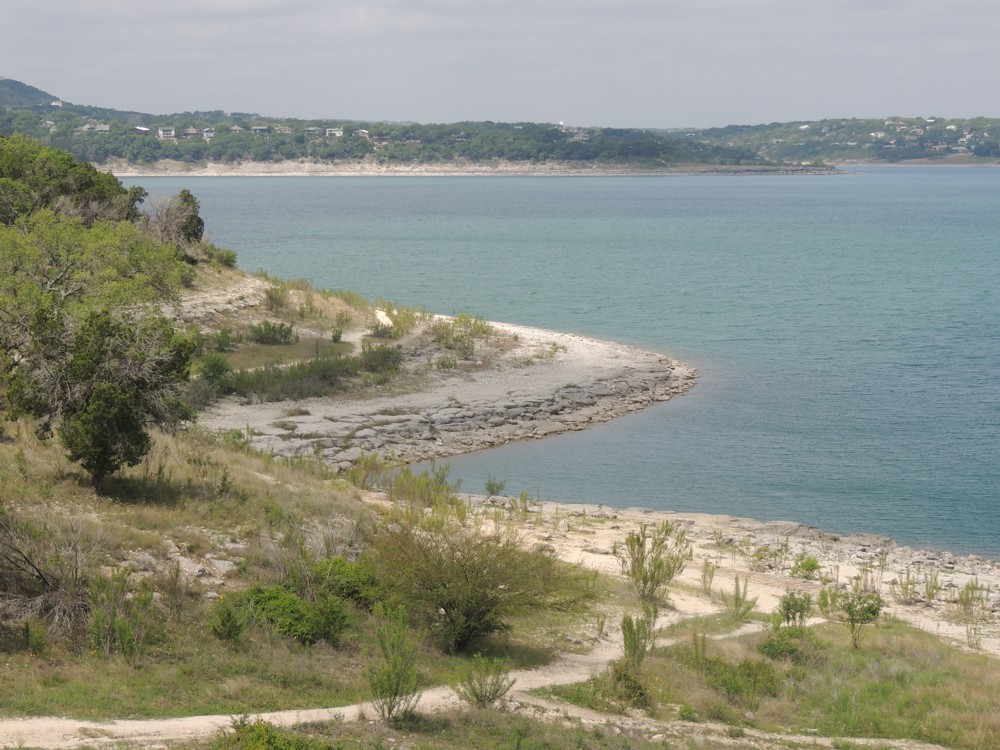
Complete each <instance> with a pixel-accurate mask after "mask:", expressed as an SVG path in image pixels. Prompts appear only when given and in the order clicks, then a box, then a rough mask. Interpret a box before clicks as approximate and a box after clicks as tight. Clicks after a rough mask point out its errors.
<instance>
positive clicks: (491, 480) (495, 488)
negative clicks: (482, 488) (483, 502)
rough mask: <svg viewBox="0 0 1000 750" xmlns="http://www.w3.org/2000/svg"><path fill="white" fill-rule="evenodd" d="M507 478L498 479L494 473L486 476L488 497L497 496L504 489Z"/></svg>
mask: <svg viewBox="0 0 1000 750" xmlns="http://www.w3.org/2000/svg"><path fill="white" fill-rule="evenodd" d="M506 486H507V482H506V480H498V479H497V478H496V477H494V476H493V475H492V474H491V475H490V476H488V477H486V497H495V496H497V495H499V494H500V493H501V492H503V491H504V488H505V487H506Z"/></svg>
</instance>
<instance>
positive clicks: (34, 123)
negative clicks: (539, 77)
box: [0, 79, 1000, 169]
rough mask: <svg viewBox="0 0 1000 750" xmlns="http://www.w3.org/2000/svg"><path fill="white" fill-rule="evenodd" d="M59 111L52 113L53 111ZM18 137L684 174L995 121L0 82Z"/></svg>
mask: <svg viewBox="0 0 1000 750" xmlns="http://www.w3.org/2000/svg"><path fill="white" fill-rule="evenodd" d="M54 102H56V103H54ZM12 133H22V134H24V135H28V136H31V137H32V138H36V139H38V140H39V141H40V142H42V143H44V144H45V145H48V146H52V147H56V148H60V149H64V150H65V151H68V152H69V153H71V154H73V155H74V156H76V157H77V158H79V159H82V160H85V161H88V162H91V163H94V164H106V163H108V162H109V161H110V160H116V159H117V160H124V161H126V162H128V163H131V164H138V165H150V164H154V163H156V162H158V161H160V160H165V159H170V160H177V161H181V162H185V163H188V164H197V163H204V162H219V163H237V162H245V161H255V162H281V161H290V160H306V161H310V162H318V163H344V162H362V161H363V162H368V163H373V164H379V165H387V166H391V165H413V164H441V163H450V162H471V163H477V164H484V163H491V162H501V161H502V162H513V163H521V164H569V165H573V166H577V167H591V168H595V169H600V168H601V167H607V166H616V167H621V166H629V167H634V168H637V169H642V168H651V169H662V168H667V167H671V166H676V165H680V164H712V165H730V166H746V165H761V166H767V165H782V166H785V165H796V166H798V165H803V164H806V165H815V164H818V163H823V162H840V161H850V160H865V161H876V162H877V161H884V162H897V161H902V160H913V159H920V160H931V159H933V160H940V159H944V158H948V157H951V158H977V157H978V158H991V159H992V158H996V157H1000V142H998V138H1000V137H998V134H1000V119H997V118H986V117H979V118H972V119H947V118H943V117H926V118H925V117H895V116H894V117H886V118H868V119H857V118H853V119H847V118H845V119H828V120H818V121H799V122H789V123H778V122H775V123H769V124H760V125H728V126H726V127H717V128H705V129H686V130H664V129H659V130H657V129H641V128H607V127H596V126H595V127H578V126H566V125H563V124H561V123H560V124H552V123H530V122H521V123H502V122H459V123H436V124H428V123H424V124H420V123H412V122H402V123H400V122H363V121H356V120H350V119H342V118H341V119H336V118H331V119H318V120H297V119H290V118H284V119H282V118H272V117H262V116H261V115H259V114H255V113H246V112H228V113H227V112H223V111H221V110H214V111H205V112H181V113H174V114H163V115H154V114H148V113H141V112H123V111H119V110H113V109H107V108H102V107H97V106H85V105H78V104H71V103H68V102H62V101H58V102H57V101H56V100H55V98H54V97H52V96H50V95H49V94H46V93H45V92H42V91H39V90H38V89H35V88H33V87H31V86H28V85H26V84H23V83H19V82H17V81H11V80H7V79H0V135H10V134H12Z"/></svg>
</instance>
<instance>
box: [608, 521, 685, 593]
mask: <svg viewBox="0 0 1000 750" xmlns="http://www.w3.org/2000/svg"><path fill="white" fill-rule="evenodd" d="M616 555H617V557H618V562H619V564H620V565H621V569H622V573H624V574H625V576H626V577H627V578H628V580H629V581H630V582H631V583H632V585H633V586H634V587H635V590H636V592H637V593H638V594H639V598H640V599H641V600H642V601H644V602H655V601H657V600H658V599H659V598H660V597H661V595H663V594H664V593H665V589H666V587H667V586H668V585H669V584H670V582H671V581H672V580H673V579H674V578H675V577H676V576H677V575H678V574H680V572H681V571H682V570H684V567H685V566H686V565H687V561H688V560H689V559H690V555H691V545H690V543H689V542H688V541H687V537H686V536H685V533H684V529H683V528H675V527H674V525H673V524H671V523H670V521H664V522H663V523H661V524H660V525H659V526H654V527H652V528H650V526H649V524H645V523H644V524H642V525H641V526H640V527H639V530H638V531H630V532H629V534H628V536H627V537H626V538H625V546H624V547H622V548H620V549H618V550H617V551H616Z"/></svg>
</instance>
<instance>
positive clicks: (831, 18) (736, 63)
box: [0, 0, 1000, 127]
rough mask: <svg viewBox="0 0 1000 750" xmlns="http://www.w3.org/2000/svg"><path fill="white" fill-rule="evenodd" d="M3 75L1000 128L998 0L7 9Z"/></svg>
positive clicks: (444, 1) (145, 86)
mask: <svg viewBox="0 0 1000 750" xmlns="http://www.w3.org/2000/svg"><path fill="white" fill-rule="evenodd" d="M0 40H2V43H0V76H2V77H6V78H13V79H16V80H19V81H23V82H24V83H28V84H31V85H33V86H37V87H38V88H41V89H43V90H45V91H47V92H49V93H51V94H53V95H55V96H59V97H62V98H63V99H65V100H66V101H69V102H73V103H76V104H91V105H98V106H107V107H113V108H116V109H123V110H138V111H141V112H151V113H155V114H160V113H173V112H183V111H186V110H213V109H222V110H226V111H240V112H258V113H260V114H262V115H266V116H271V117H297V118H350V119H359V120H415V121H418V122H455V121H460V120H496V121H503V122H514V121H535V122H559V121H564V122H566V123H567V124H572V125H608V126H623V127H625V126H636V127H688V126H689V127H707V126H715V125H720V126H721V125H728V124H755V123H762V122H773V121H790V120H812V119H819V118H823V117H886V116H891V115H898V116H932V115H933V116H940V117H972V116H976V115H986V116H993V117H996V116H1000V97H998V88H1000V87H998V85H997V71H998V70H1000V2H997V0H956V1H955V2H950V1H949V0H825V1H824V0H601V1H597V0H504V2H498V1H497V0H367V1H366V2H360V1H358V0H165V1H163V2H155V1H150V0H140V1H138V2H136V1H129V0H86V1H85V2H81V0H0Z"/></svg>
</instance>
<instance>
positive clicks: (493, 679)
mask: <svg viewBox="0 0 1000 750" xmlns="http://www.w3.org/2000/svg"><path fill="white" fill-rule="evenodd" d="M512 687H514V678H513V677H512V676H511V674H510V667H509V666H508V665H507V664H506V662H504V660H503V659H499V658H495V657H489V656H482V655H481V654H476V655H475V656H474V657H472V661H471V662H470V663H469V664H468V666H467V667H466V668H465V670H464V671H463V673H462V678H461V680H460V681H459V682H458V683H457V684H455V685H454V686H453V689H454V691H455V693H456V695H458V697H459V698H461V699H462V700H463V701H465V702H466V703H468V704H469V705H470V706H475V707H476V708H490V707H492V706H494V705H496V704H497V703H498V702H500V701H502V700H503V699H504V698H505V697H506V696H507V693H509V692H510V689H511V688H512Z"/></svg>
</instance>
